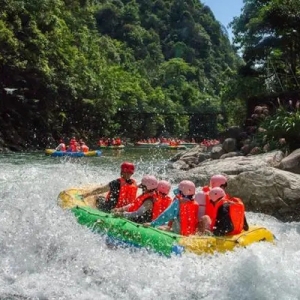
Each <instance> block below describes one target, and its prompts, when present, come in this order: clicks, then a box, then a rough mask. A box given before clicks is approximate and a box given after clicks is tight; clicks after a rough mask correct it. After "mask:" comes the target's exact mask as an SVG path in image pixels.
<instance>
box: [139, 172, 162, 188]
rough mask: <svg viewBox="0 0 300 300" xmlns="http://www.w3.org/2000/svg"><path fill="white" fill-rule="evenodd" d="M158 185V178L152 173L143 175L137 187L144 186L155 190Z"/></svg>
mask: <svg viewBox="0 0 300 300" xmlns="http://www.w3.org/2000/svg"><path fill="white" fill-rule="evenodd" d="M157 185H158V180H157V179H156V178H155V176H153V175H145V176H144V177H143V178H142V182H141V184H140V185H139V187H142V186H145V187H146V189H147V190H148V191H151V190H155V189H156V188H157Z"/></svg>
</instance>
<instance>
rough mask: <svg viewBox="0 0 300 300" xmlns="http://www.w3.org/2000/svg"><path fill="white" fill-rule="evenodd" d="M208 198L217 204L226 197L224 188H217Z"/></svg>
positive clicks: (212, 190)
mask: <svg viewBox="0 0 300 300" xmlns="http://www.w3.org/2000/svg"><path fill="white" fill-rule="evenodd" d="M208 196H209V199H210V200H212V201H213V202H216V201H218V200H219V199H221V198H223V197H225V192H224V190H223V189H222V188H220V187H215V188H213V189H211V191H210V192H209V194H208Z"/></svg>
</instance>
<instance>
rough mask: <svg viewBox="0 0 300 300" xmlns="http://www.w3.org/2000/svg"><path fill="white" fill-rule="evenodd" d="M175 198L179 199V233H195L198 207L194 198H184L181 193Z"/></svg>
mask: <svg viewBox="0 0 300 300" xmlns="http://www.w3.org/2000/svg"><path fill="white" fill-rule="evenodd" d="M175 198H177V199H178V200H179V221H180V234H181V235H190V234H195V233H196V231H197V227H198V208H199V205H198V204H197V202H196V201H195V200H187V199H184V198H183V197H182V196H181V195H177V196H176V197H175Z"/></svg>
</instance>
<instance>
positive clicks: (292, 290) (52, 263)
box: [0, 159, 300, 300]
mask: <svg viewBox="0 0 300 300" xmlns="http://www.w3.org/2000/svg"><path fill="white" fill-rule="evenodd" d="M23 160H24V161H22V163H20V164H17V163H16V161H15V160H14V161H10V160H9V159H6V160H5V161H2V162H1V160H0V164H1V174H0V207H1V210H0V257H1V259H0V298H1V297H2V298H3V297H11V298H10V299H219V300H222V299H259V300H260V299H268V300H269V299H280V300H282V299H295V300H296V299H300V248H299V245H300V223H296V222H294V223H282V222H280V221H278V220H276V219H275V218H272V217H269V216H266V215H263V214H254V213H248V214H247V218H248V222H249V223H251V224H260V225H264V226H266V227H267V228H269V229H270V230H271V231H272V232H273V233H274V234H275V236H276V238H277V241H276V244H275V245H273V244H270V243H257V244H253V245H251V246H249V247H248V248H239V249H237V250H236V251H233V252H227V253H225V254H220V253H217V254H214V255H203V256H197V255H195V254H186V255H183V256H182V257H176V256H174V257H171V258H166V257H163V256H159V255H157V254H150V253H148V252H146V251H145V250H132V249H117V250H111V249H108V248H107V247H106V244H105V242H104V238H103V237H101V236H100V235H97V234H95V233H92V232H91V231H90V230H89V229H87V228H86V227H84V226H81V225H79V224H78V223H77V221H76V219H75V217H74V215H73V214H72V213H71V212H69V211H63V210H62V209H61V208H60V207H58V206H57V203H56V200H57V196H58V194H59V192H60V191H62V190H64V189H67V188H70V187H78V186H81V185H87V184H93V183H107V182H108V181H110V180H113V179H115V178H116V177H117V176H118V166H119V161H117V160H116V162H114V161H113V160H111V161H110V162H109V164H104V165H103V166H102V165H101V163H99V162H97V163H95V164H94V163H92V162H88V163H80V162H79V163H78V162H77V163H76V162H75V163H74V162H73V161H68V160H56V161H54V162H51V163H50V162H48V161H47V160H45V159H39V160H32V159H31V160H26V159H23ZM138 163H139V165H140V171H139V172H138V173H137V179H140V178H141V176H142V174H143V173H150V172H151V171H153V172H156V171H157V170H158V169H160V170H161V166H162V165H163V163H164V162H160V161H158V162H156V163H152V166H148V165H147V162H146V161H139V162H138Z"/></svg>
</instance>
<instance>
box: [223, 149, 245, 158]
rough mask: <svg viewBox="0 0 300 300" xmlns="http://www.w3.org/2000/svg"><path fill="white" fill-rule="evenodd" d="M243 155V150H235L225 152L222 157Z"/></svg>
mask: <svg viewBox="0 0 300 300" xmlns="http://www.w3.org/2000/svg"><path fill="white" fill-rule="evenodd" d="M241 155H243V154H242V153H241V152H237V151H234V152H229V153H225V154H223V155H222V156H221V157H220V159H225V158H229V157H235V156H241Z"/></svg>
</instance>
